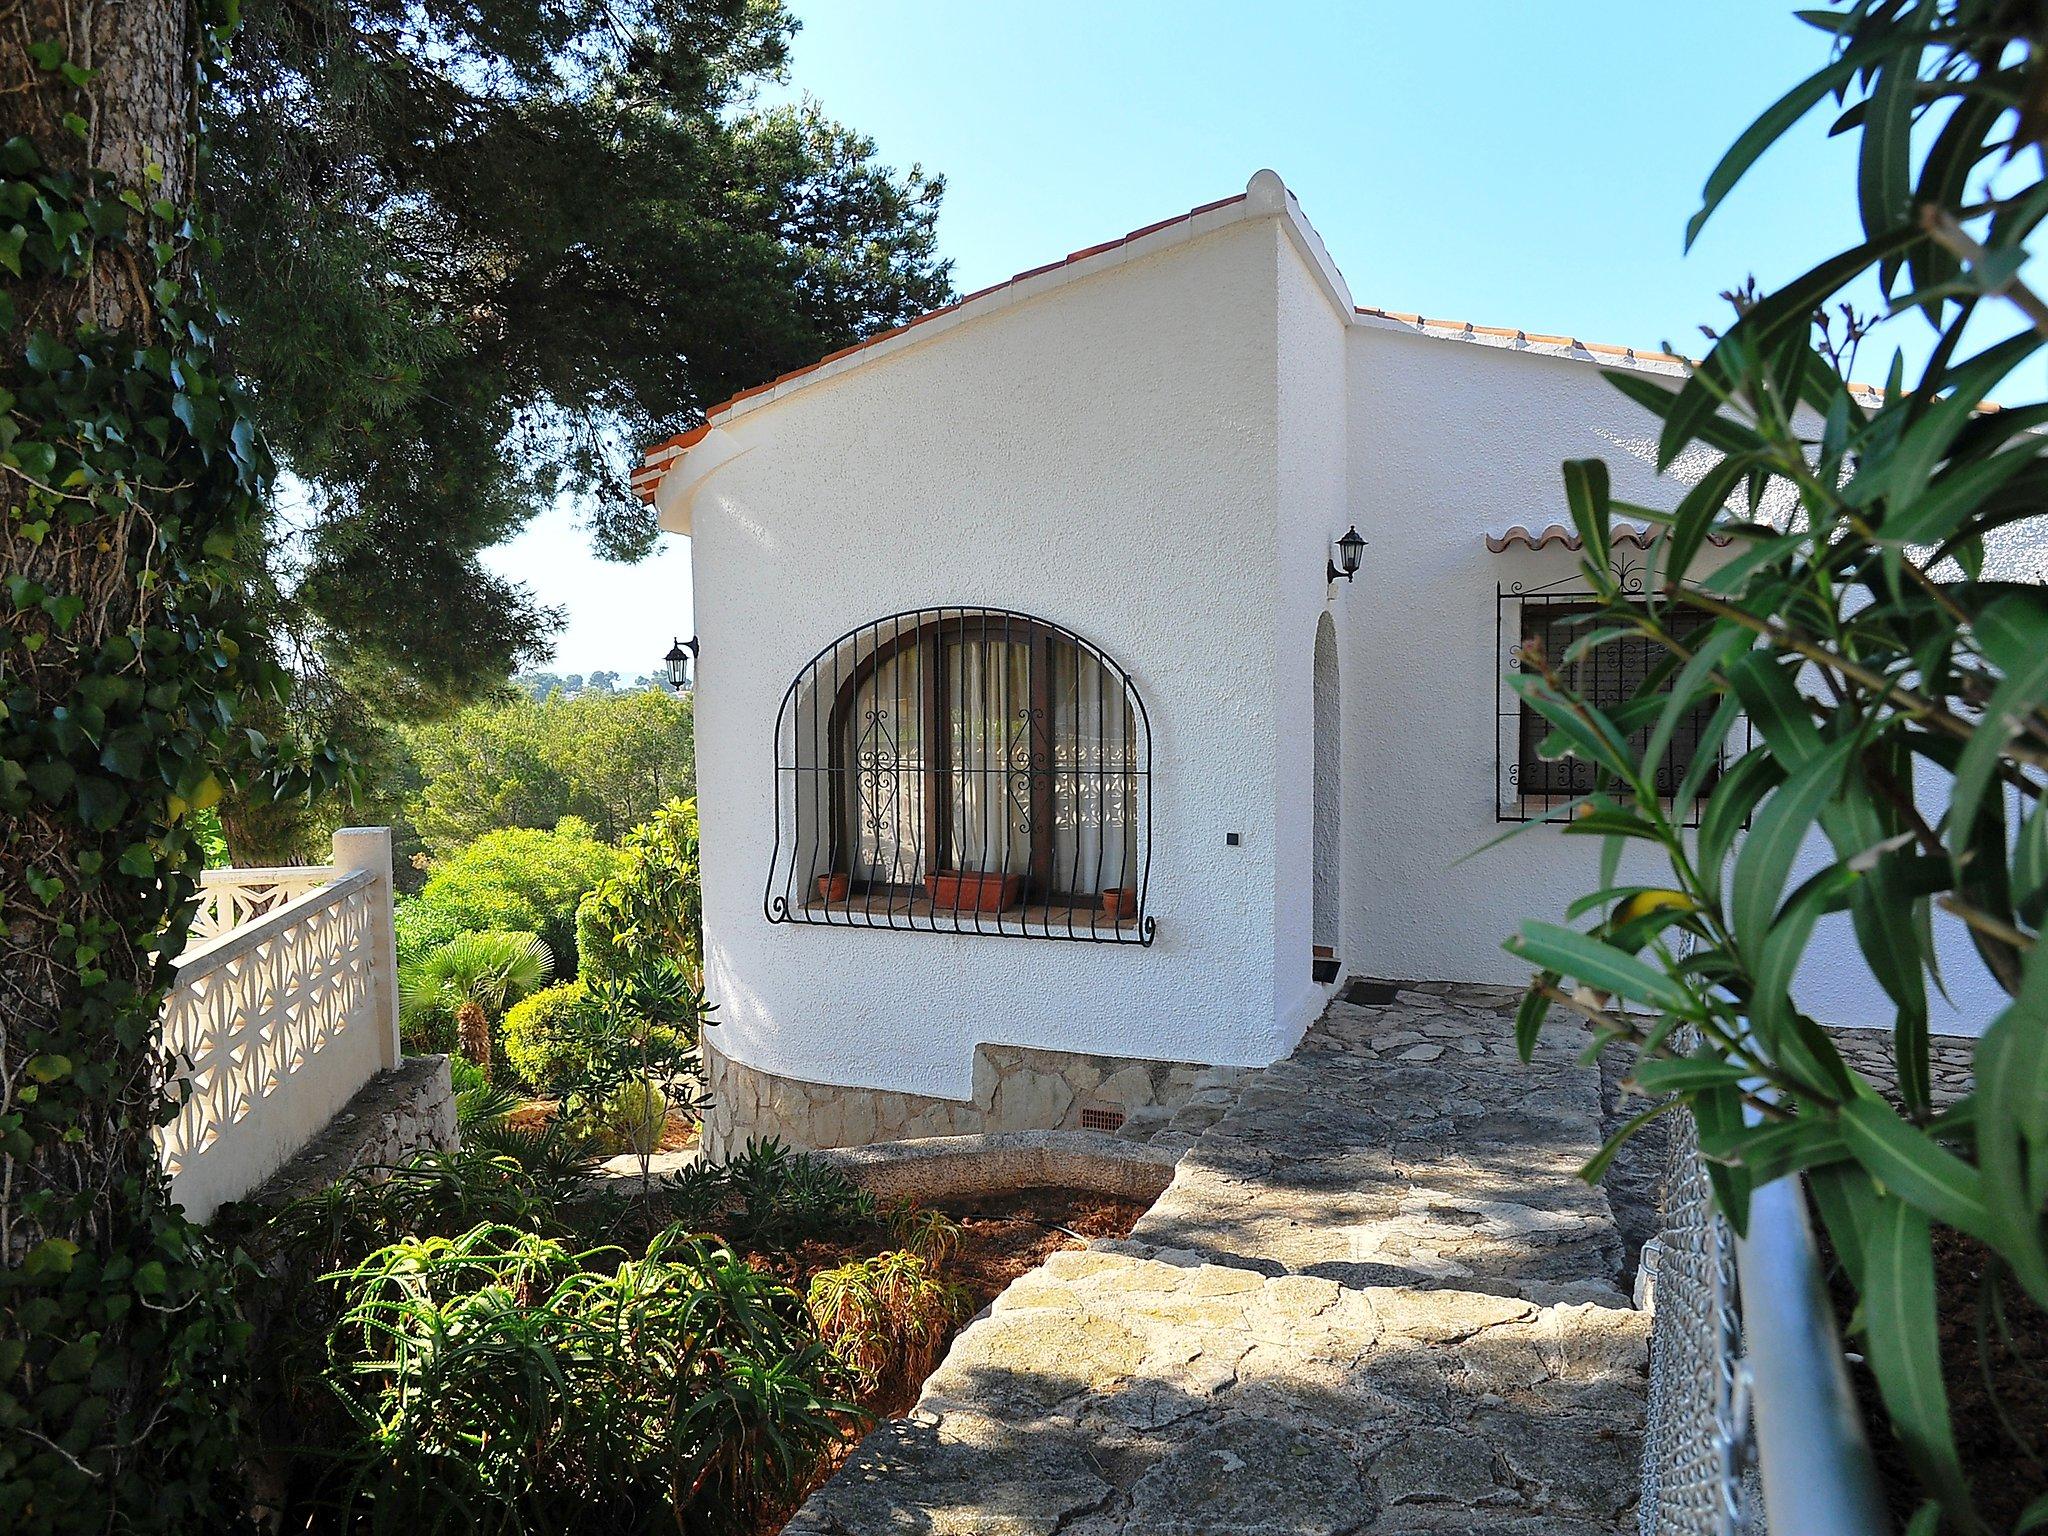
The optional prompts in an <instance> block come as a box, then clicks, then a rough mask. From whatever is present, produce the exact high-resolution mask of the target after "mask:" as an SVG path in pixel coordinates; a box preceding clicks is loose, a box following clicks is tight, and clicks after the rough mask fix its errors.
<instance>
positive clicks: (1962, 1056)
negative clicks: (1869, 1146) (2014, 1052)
mask: <svg viewBox="0 0 2048 1536" xmlns="http://www.w3.org/2000/svg"><path fill="white" fill-rule="evenodd" d="M1828 1037H1829V1038H1830V1039H1832V1040H1833V1041H1834V1042H1835V1049H1836V1050H1838V1051H1840V1052H1841V1053H1842V1059H1843V1060H1844V1061H1846V1062H1848V1063H1849V1065H1850V1066H1852V1067H1854V1068H1855V1069H1856V1070H1857V1071H1858V1072H1861V1073H1862V1074H1863V1075H1864V1076H1865V1077H1867V1078H1868V1079H1870V1081H1871V1082H1873V1083H1875V1084H1876V1085H1877V1086H1878V1088H1879V1090H1880V1091H1882V1092H1884V1093H1886V1094H1888V1095H1890V1094H1896V1093H1897V1092H1898V1074H1897V1073H1896V1072H1895V1071H1893V1070H1892V1032H1891V1031H1890V1030H1888V1029H1831V1030H1829V1031H1828ZM1976 1057H1977V1041H1976V1038H1975V1037H1974V1036H1966V1035H1935V1036H1933V1037H1932V1038H1930V1039H1929V1040H1928V1042H1927V1068H1928V1072H1929V1074H1930V1076H1931V1077H1932V1078H1933V1084H1932V1086H1933V1089H1934V1102H1935V1103H1937V1104H1947V1103H1951V1102H1953V1101H1954V1100H1956V1099H1960V1098H1961V1097H1962V1096H1963V1095H1964V1094H1966V1093H1968V1092H1969V1091H1970V1088H1971V1086H1972V1085H1973V1084H1974V1083H1975V1082H1976V1078H1977V1071H1976Z"/></svg>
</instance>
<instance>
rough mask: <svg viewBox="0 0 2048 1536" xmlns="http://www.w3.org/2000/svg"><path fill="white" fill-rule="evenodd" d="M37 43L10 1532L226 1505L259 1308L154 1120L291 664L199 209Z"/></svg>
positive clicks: (0, 225) (12, 1064) (21, 708)
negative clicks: (264, 601) (215, 862)
mask: <svg viewBox="0 0 2048 1536" xmlns="http://www.w3.org/2000/svg"><path fill="white" fill-rule="evenodd" d="M201 11H202V13H203V19H204V20H205V22H206V23H208V25H209V26H210V27H212V26H218V25H219V24H220V23H221V22H222V21H223V20H224V19H225V16H226V12H225V11H224V10H223V8H222V7H220V6H219V5H218V4H212V3H209V4H202V6H201ZM207 35H208V36H209V37H211V36H214V35H215V34H214V33H213V32H211V31H209V32H208V33H207ZM30 56H31V59H32V61H33V63H34V65H35V66H36V67H37V68H38V69H39V70H40V71H41V72H42V75H43V76H44V77H45V78H44V79H42V80H38V81H35V82H34V83H33V85H32V86H31V87H30V89H32V90H33V91H35V92H37V93H39V94H41V95H43V96H44V97H45V98H46V99H45V100H42V101H39V102H38V103H37V105H38V106H39V107H44V108H46V109H47V110H44V111H41V112H39V113H37V114H35V115H33V116H30V115H27V114H25V115H24V118H23V119H22V120H25V121H27V120H41V121H45V122H57V123H58V124H59V126H58V129H57V131H56V134H55V136H54V139H53V140H46V141H45V142H42V143H34V142H31V141H29V140H28V139H27V138H23V137H15V138H10V139H7V140H5V141H4V142H0V546H4V549H5V553H6V556H7V558H6V561H5V565H4V569H5V572H6V577H5V581H4V585H0V826H4V827H5V829H6V836H5V839H4V841H0V1043H4V1045H5V1050H4V1052H0V1160H4V1164H5V1166H4V1168H0V1174H4V1177H5V1183H6V1188H7V1189H8V1191H9V1205H8V1213H7V1214H8V1241H9V1244H10V1251H9V1252H8V1254H6V1255H5V1256H4V1257H5V1259H6V1260H7V1262H8V1263H9V1264H10V1265H12V1266H14V1267H13V1268H12V1269H11V1270H10V1273H9V1274H8V1277H7V1283H6V1284H5V1285H4V1286H0V1525H4V1526H6V1527H7V1528H8V1529H10V1530H20V1531H70V1530H103V1529H106V1528H108V1527H109V1526H113V1525H121V1526H124V1527H128V1528H133V1529H137V1530H148V1529H164V1530H179V1529H196V1528H208V1529H212V1528H231V1527H233V1526H234V1525H236V1524H237V1523H238V1522H239V1520H240V1518H241V1515H240V1511H241V1501H240V1499H239V1497H238V1492H237V1488H236V1481H237V1476H238V1473H237V1470H236V1468H237V1462H238V1457H239V1446H238V1444H237V1435H236V1420H235V1387H234V1380H233V1377H234V1374H235V1361H236V1359H237V1354H238V1351H240V1350H241V1349H242V1348H243V1347H244V1344H245V1341H246V1337H247V1331H248V1330H247V1325H246V1324H245V1323H244V1322H242V1320H241V1319H240V1318H239V1317H238V1316H237V1315H236V1312H235V1310H234V1305H233V1301H232V1286H231V1284H230V1282H229V1275H228V1268H227V1265H226V1261H225V1260H224V1259H223V1257H222V1256H221V1255H220V1254H219V1253H218V1252H217V1251H216V1250H215V1249H214V1248H213V1247H212V1246H211V1245H210V1244H209V1242H208V1241H207V1239H206V1237H205V1235H204V1234H203V1233H202V1232H200V1231H199V1230H198V1229H196V1228H194V1227H192V1226H191V1225H190V1224H189V1223H187V1222H186V1221H185V1220H184V1218H183V1216H182V1214H181V1213H180V1212H178V1211H177V1210H175V1209H173V1208H172V1207H170V1205H169V1204H168V1198H167V1191H166V1188H165V1184H164V1177H163V1173H162V1170H161V1168H160V1167H159V1166H158V1163H157V1159H156V1154H155V1150H154V1147H153V1145H152V1144H151V1140H150V1130H151V1128H152V1126H154V1125H156V1124H158V1123H161V1122H162V1121H163V1120H165V1119H167V1118H168V1116H169V1115H170V1114H171V1112H172V1111H173V1108H174V1101H173V1099H172V1096H171V1094H170V1093H169V1092H168V1091H167V1088H168V1083H167V1065H168V1064H167V1063H166V1062H165V1060H164V1058H163V1052H162V1046H161V1043H160V1039H159V1034H158V1025H157V1010H158V1006H159V1004H160V1001H161V984H162V981H163V980H164V979H165V977H166V976H167V975H168V966H169V960H170V958H171V957H172V956H175V954H176V953H177V951H178V949H179V948H180V946H181V945H182V942H183V928H184V925H185V923H186V921H187V920H188V914H189V911H190V907H191V896H192V893H193V890H194V887H195V884H196V872H197V869H198V867H199V864H200V862H201V855H200V851H199V845H198V843H197V840H196V838H195V837H194V835H193V832H192V830H191V829H190V828H189V827H188V826H186V825H184V824H182V823H181V820H180V818H179V816H178V814H177V811H178V803H179V802H180V801H181V800H184V801H188V802H193V803H197V802H199V801H203V800H204V799H205V798H206V797H207V795H208V794H209V793H211V795H212V796H213V797H215V798H217V797H218V794H219V775H221V774H223V773H234V772H244V771H248V766H249V764H250V761H251V759H250V756H249V753H250V743H249V742H248V740H247V738H245V737H244V736H243V735H242V734H241V733H240V732H237V731H235V730H233V729H232V727H233V724H234V721H235V717H236V713H237V711H238V709H239V708H240V707H241V701H242V700H243V699H244V698H246V697H249V696H252V695H254V696H258V697H261V696H264V695H265V694H274V693H275V692H276V689H277V686H278V684H277V680H276V679H275V677H274V676H272V675H270V674H268V673H266V672H265V671H264V670H263V669H262V668H260V667H256V666H253V665H252V664H251V663H250V662H249V661H248V659H247V658H248V657H249V656H250V655H252V654H253V650H252V648H251V646H250V645H249V644H248V640H249V637H248V635H247V634H246V632H245V621H244V620H243V618H242V617H241V612H240V609H241V599H240V590H241V585H242V583H243V581H244V580H245V579H246V575H247V572H246V570H245V568H244V566H243V564H242V557H243V556H244V555H245V554H246V553H247V552H248V551H249V550H251V549H252V548H253V547H254V541H253V535H254V532H255V530H256V529H257V528H258V527H259V526H260V523H259V513H260V505H261V504H260V496H261V493H262V489H263V483H264V477H265V475H266V473H267V464H266V463H265V461H264V458H263V455H262V450H261V446H260V444H259V443H258V442H257V441H256V439H255V436H254V434H253V433H252V432H251V431H250V430H249V429H248V428H247V426H246V425H245V424H243V423H241V422H240V420H239V417H238V414H237V412H236V409H235V406H234V403H233V399H232V396H231V394H230V392H229V390H228V388H227V386H226V385H225V383H224V382H223V380H222V376H221V373H220V370H219V368H218V365H217V363H216V362H215V359H214V356H213V352H212V346H211V342H210V332H211V327H212V324H213V319H212V315H211V312H210V310H209V309H208V308H207V306H206V304H205V302H204V299H203V296H202V295H201V294H200V293H199V292H198V290H197V288H196V286H195V285H194V284H193V282H192V280H191V275H190V265H191V262H190V258H191V255H192V252H193V250H194V248H195V246H196V245H197V244H198V243H199V242H200V241H201V240H202V239H203V235H202V232H201V230H200V228H199V226H198V224H197V222H196V220H195V219H194V218H193V217H192V216H191V214H190V212H189V210H186V209H183V208H180V207H177V206H174V205H173V203H171V202H170V201H167V200H164V199H162V198H160V197H159V196H158V195H157V193H158V191H159V190H160V188H161V186H162V185H163V184H164V182H165V179H166V178H164V176H163V175H162V173H161V170H160V169H157V170H153V171H152V172H151V173H149V174H146V175H144V176H143V177H141V178H140V179H139V181H138V183H137V184H135V185H123V184H121V183H120V182H119V181H118V180H117V178H116V176H115V175H114V174H113V173H112V172H111V171H109V170H106V169H101V168H97V167H92V166H86V165H84V164H82V160H83V156H82V155H81V154H80V151H79V143H80V142H82V138H83V127H84V122H85V118H84V115H83V113H84V112H85V111H86V110H92V109H93V104H92V103H91V102H90V101H89V100H88V97H89V95H90V94H91V93H93V92H95V91H97V90H98V89H99V88H100V77H99V76H98V75H96V74H95V72H94V71H93V70H91V69H88V68H85V67H83V66H79V65H75V64H72V63H71V62H69V61H68V60H67V59H66V58H65V57H64V52H63V49H62V47H61V45H59V44H58V43H56V42H54V41H52V40H47V39H38V40H36V42H35V44H34V46H33V47H32V49H31V51H30ZM126 62H127V63H129V64H130V65H131V66H132V68H133V70H134V71H136V72H137V76H138V77H139V78H150V77H153V76H161V75H164V74H173V75H182V74H183V72H185V71H187V70H189V69H190V67H191V64H192V62H193V61H191V60H189V59H188V60H175V59H172V60H163V59H152V60H139V59H137V60H129V61H126ZM201 72H202V74H204V73H205V72H206V66H205V64H204V62H203V61H202V69H201ZM60 107H62V108H63V110H61V111H60V110H58V109H59V108H60ZM186 179H187V178H183V177H180V178H177V181H178V183H179V184H182V182H183V181H184V180H186ZM88 280H90V281H88ZM110 294H111V295H113V296H114V299H111V300H110V299H109V295H110ZM116 300H118V302H116ZM81 316H85V317H94V316H96V317H97V318H96V319H93V318H81Z"/></svg>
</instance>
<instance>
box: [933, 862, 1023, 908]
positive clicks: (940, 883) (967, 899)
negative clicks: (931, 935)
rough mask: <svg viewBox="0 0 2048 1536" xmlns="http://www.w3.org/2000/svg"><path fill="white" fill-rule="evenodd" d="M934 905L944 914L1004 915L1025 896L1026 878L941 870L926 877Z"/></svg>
mask: <svg viewBox="0 0 2048 1536" xmlns="http://www.w3.org/2000/svg"><path fill="white" fill-rule="evenodd" d="M924 885H925V889H926V890H927V891H928V892H930V893H931V898H932V905H933V906H934V907H936V908H937V909H938V910H939V911H941V912H1001V911H1003V910H1004V909H1005V908H1006V907H1014V906H1015V905H1016V904H1017V902H1018V900H1019V898H1021V897H1022V896H1023V894H1024V877H1023V876H1022V875H981V874H965V873H961V872H959V871H955V870H938V871H935V872H933V873H932V874H929V875H926V876H925V877H924Z"/></svg>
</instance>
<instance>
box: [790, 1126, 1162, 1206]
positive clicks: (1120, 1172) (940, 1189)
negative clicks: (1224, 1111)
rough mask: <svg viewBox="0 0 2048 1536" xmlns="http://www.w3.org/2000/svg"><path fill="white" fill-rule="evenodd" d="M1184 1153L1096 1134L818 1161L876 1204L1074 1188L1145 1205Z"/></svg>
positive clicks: (891, 1148) (893, 1147) (980, 1139)
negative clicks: (827, 1163)
mask: <svg viewBox="0 0 2048 1536" xmlns="http://www.w3.org/2000/svg"><path fill="white" fill-rule="evenodd" d="M1181 1150H1182V1149H1181V1148H1179V1147H1172V1148H1167V1147H1158V1146H1148V1145H1146V1144H1145V1143H1143V1142H1137V1141H1126V1140H1124V1139H1123V1138H1122V1137H1120V1136H1107V1135H1104V1134H1103V1133H1102V1132H1100V1131H999V1132H996V1133H995V1134H993V1135H987V1136H937V1137H932V1138H930V1139H928V1140H922V1141H899V1142H887V1143H882V1144H878V1145H875V1146H867V1147H840V1148H838V1149H836V1150H833V1151H827V1152H822V1153H820V1154H819V1156H820V1157H821V1158H824V1159H826V1160H828V1161H830V1162H831V1163H833V1164H834V1165H835V1166H837V1167H839V1168H840V1169H842V1170H844V1172H845V1173H846V1175H847V1177H849V1178H851V1179H852V1180H853V1181H854V1183H856V1184H858V1185H859V1186H860V1187H861V1188H862V1189H864V1190H866V1191H867V1192H868V1193H869V1194H871V1195H874V1196H875V1197H876V1198H877V1199H880V1200H908V1201H911V1202H912V1203H914V1204H919V1205H930V1204H933V1203H935V1202H937V1201H941V1200H958V1199H961V1198H964V1197H967V1196H972V1195H994V1194H1003V1193H1007V1192H1009V1191H1011V1190H1019V1189H1073V1190H1087V1191H1088V1192H1090V1193H1091V1194H1097V1195H1111V1196H1114V1197H1116V1198H1117V1199H1120V1200H1135V1201H1138V1202H1139V1203H1141V1204H1145V1205H1149V1204H1151V1203H1152V1202H1153V1201H1154V1200H1157V1199H1158V1198H1159V1194H1160V1191H1162V1190H1164V1189H1165V1188H1166V1186H1167V1185H1168V1184H1170V1183H1172V1182H1173V1169H1174V1164H1175V1163H1176V1162H1177V1161H1179V1158H1180V1154H1181Z"/></svg>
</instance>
